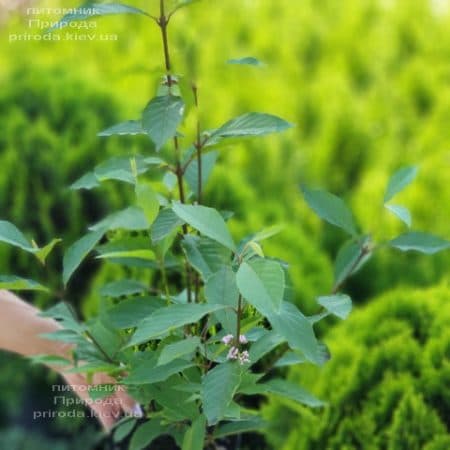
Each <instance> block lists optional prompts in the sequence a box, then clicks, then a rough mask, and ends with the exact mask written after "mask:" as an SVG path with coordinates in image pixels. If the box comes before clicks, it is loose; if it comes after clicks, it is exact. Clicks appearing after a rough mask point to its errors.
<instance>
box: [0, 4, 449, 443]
mask: <svg viewBox="0 0 450 450" xmlns="http://www.w3.org/2000/svg"><path fill="white" fill-rule="evenodd" d="M127 3H129V4H132V5H134V6H137V7H141V8H143V9H146V10H148V11H150V12H152V11H153V12H156V10H157V6H158V2H157V1H156V0H147V1H144V0H130V1H129V2H127ZM14 6H15V7H16V9H19V11H17V10H16V11H14ZM28 6H32V7H38V8H45V9H47V8H60V7H74V6H79V5H77V4H76V3H75V2H74V1H73V0H64V1H63V0H49V1H34V2H33V1H28V2H27V1H17V2H14V1H10V2H0V8H1V9H0V11H1V13H0V23H1V25H0V42H1V47H0V61H1V64H0V82H1V86H2V89H1V90H0V124H1V132H0V166H1V167H2V169H3V170H2V172H1V173H0V216H1V218H2V219H6V220H10V221H12V222H14V223H16V224H17V226H19V228H21V229H22V230H24V231H26V232H27V234H29V235H30V236H32V237H34V238H35V239H36V240H37V242H38V243H39V244H43V243H45V242H48V241H49V240H50V239H51V238H52V237H54V236H58V237H62V238H63V239H64V242H65V246H66V247H67V245H68V244H69V243H71V242H73V241H74V240H75V239H76V238H77V237H78V236H80V235H81V234H82V233H83V230H85V229H86V227H87V225H89V224H91V223H93V222H95V221H96V220H98V219H99V218H101V217H102V216H104V215H105V214H106V213H107V212H109V211H112V210H114V209H116V208H119V207H121V206H124V205H125V203H126V201H127V196H128V195H129V193H128V192H127V191H125V190H121V189H120V187H118V186H117V185H116V184H114V185H113V184H111V185H108V184H107V185H106V186H105V187H102V188H101V189H100V190H96V191H89V192H86V191H83V192H72V191H69V190H67V186H68V185H70V184H71V183H72V182H73V181H75V180H76V179H77V178H78V177H79V176H80V175H82V174H83V173H85V172H86V171H87V170H89V169H90V168H91V167H92V166H93V165H94V164H95V163H98V162H100V161H103V160H105V159H107V158H108V157H110V156H112V155H121V154H130V153H141V154H148V153H149V152H150V151H151V150H150V146H149V145H148V142H146V141H145V140H143V139H136V138H124V137H119V138H112V139H109V140H102V139H100V138H97V137H96V133H97V132H98V131H99V130H101V129H103V128H106V127H107V126H109V125H112V124H115V123H117V122H119V121H121V120H128V119H134V118H137V117H139V115H140V112H141V111H142V109H143V108H144V106H145V104H146V102H147V100H148V99H150V98H151V97H152V96H153V93H154V91H155V88H156V86H157V82H158V79H159V76H160V75H161V73H162V72H161V61H162V49H161V45H160V37H159V34H158V30H157V28H156V27H155V26H154V24H152V23H151V22H150V21H147V20H145V19H144V18H141V17H135V16H119V17H108V18H102V19H98V20H97V19H95V20H94V22H95V23H96V28H94V29H92V30H80V31H78V32H76V31H75V30H73V29H71V30H68V31H69V32H70V33H71V34H73V35H76V34H78V35H80V34H86V33H94V34H95V37H94V38H93V40H85V41H81V40H76V41H75V40H74V39H75V38H72V39H71V40H65V39H64V35H65V33H66V32H65V31H64V32H61V33H60V35H61V40H59V41H47V40H43V38H42V35H41V30H39V26H41V25H45V22H47V21H53V20H55V19H56V18H57V15H56V14H52V13H50V12H51V11H49V14H47V11H46V12H45V13H44V14H40V15H31V14H27V7H28ZM7 10H12V11H9V12H8V11H7ZM30 20H33V22H30ZM37 20H40V21H41V22H37ZM449 29H450V1H448V0H440V1H439V0H435V1H431V0H346V1H345V2H341V1H338V0H320V1H317V0H297V1H292V0H225V1H217V0H202V1H200V2H198V3H196V4H195V5H193V6H192V7H191V8H186V9H184V10H182V11H180V12H179V13H178V14H177V15H176V17H175V18H174V20H173V23H172V24H171V30H170V39H171V46H172V53H173V59H174V67H175V71H176V73H178V74H180V75H182V76H183V78H184V79H186V80H195V81H196V83H197V84H198V86H199V89H200V91H199V92H200V105H201V110H202V112H201V121H202V123H203V124H204V125H205V128H214V127H216V126H218V125H220V124H222V123H223V122H225V121H226V120H228V119H229V118H230V117H232V116H236V115H238V114H240V113H243V112H248V111H260V112H270V113H273V114H277V115H280V116H281V117H283V118H285V119H287V120H288V121H290V122H293V123H294V124H295V125H296V126H295V128H294V129H292V130H290V131H289V132H287V133H285V134H282V135H275V136H272V137H270V138H268V139H265V140H253V141H248V142H246V143H245V145H236V146H235V147H233V148H227V149H224V150H222V151H221V153H220V164H219V165H218V166H217V167H216V168H215V171H214V173H213V176H212V179H211V181H210V182H209V184H208V186H207V191H206V203H208V204H214V206H216V207H219V208H222V209H230V210H233V211H235V212H236V215H235V218H234V219H233V220H232V230H233V233H234V234H235V236H236V237H237V238H240V237H242V236H243V235H244V234H247V233H249V232H252V231H255V230H259V229H262V228H264V227H267V226H270V225H274V224H278V223H283V224H285V229H284V231H283V232H282V233H281V234H280V235H278V236H276V237H274V238H273V239H272V240H271V241H270V242H268V243H267V245H266V246H265V252H266V253H267V254H268V255H271V256H275V257H279V258H281V259H284V260H285V261H287V262H288V263H289V264H290V273H291V276H292V281H293V284H294V288H295V289H294V290H295V302H296V303H297V304H298V305H300V307H301V308H302V310H304V311H305V312H307V313H313V312H314V311H315V307H314V304H315V303H314V298H315V296H317V295H319V294H323V293H326V292H328V291H329V290H330V287H331V284H332V277H333V260H334V257H335V255H336V252H337V249H338V247H339V246H340V245H341V244H342V243H343V240H344V236H343V234H341V233H340V232H339V231H336V230H335V229H333V228H331V227H329V226H327V225H324V224H323V223H322V222H320V221H319V220H318V219H317V218H316V217H315V216H314V214H313V213H312V212H311V211H310V210H309V209H308V208H307V206H306V204H305V202H304V201H303V200H302V198H301V196H300V192H299V186H300V184H302V183H307V184H308V185H310V186H314V187H321V188H325V189H327V190H329V191H332V192H334V193H335V194H338V195H340V196H342V197H343V198H345V199H346V201H348V203H349V204H350V205H351V206H352V208H353V210H354V212H355V215H356V217H357V220H358V222H359V224H360V226H361V228H362V229H364V230H365V231H366V232H368V233H371V234H372V235H373V236H374V237H375V238H376V239H381V240H382V239H387V238H390V237H393V236H395V234H396V233H399V232H400V231H402V229H403V228H402V227H403V226H402V224H401V223H400V222H399V221H398V220H397V219H396V218H395V217H392V216H391V215H389V213H388V212H387V211H383V208H382V198H383V194H384V188H385V185H386V182H387V179H388V177H389V176H390V174H392V172H393V171H394V170H395V169H397V168H398V167H400V166H402V165H405V164H415V165H418V166H419V167H420V173H419V177H418V179H417V181H416V182H415V183H414V185H412V186H411V187H409V188H408V189H407V190H405V192H404V193H402V194H401V197H400V196H399V202H401V203H402V204H405V205H406V206H408V207H409V208H410V209H411V211H412V214H413V219H414V222H413V229H417V230H427V231H430V232H433V233H435V234H438V235H441V236H442V237H446V238H449V237H450V229H449V217H450V206H449V205H450V185H449V182H450V125H449V124H450V33H449ZM111 34H115V35H117V40H112V39H107V40H105V36H107V35H111ZM36 36H41V37H40V38H39V37H36ZM101 36H103V38H101ZM243 56H255V57H257V58H258V59H260V60H261V61H263V62H264V63H265V65H264V66H263V67H250V66H233V65H229V64H226V61H227V60H228V59H230V58H237V57H243ZM190 124H192V117H191V118H189V119H188V120H187V123H186V129H183V130H182V131H183V132H184V133H185V134H186V142H187V141H188V139H189V137H190V136H192V127H189V125H190ZM61 256H62V248H60V249H58V250H57V251H56V252H55V253H54V254H53V255H52V256H51V258H50V260H49V263H48V265H47V266H46V267H45V268H43V267H37V265H36V264H35V263H34V261H33V260H31V258H29V257H28V256H24V255H23V254H18V253H17V252H15V251H11V250H10V249H9V248H7V247H4V246H1V247H0V273H4V274H9V273H15V274H18V275H22V276H28V277H31V278H35V279H39V280H41V281H42V282H43V283H44V284H45V283H46V284H47V285H49V286H51V287H52V288H54V290H55V291H56V292H58V291H59V290H60V289H61V280H60V276H59V273H60V266H61ZM449 263H450V253H449V252H446V253H442V254H439V255H436V256H433V257H425V256H420V255H415V254H397V253H393V252H391V251H387V250H386V251H385V250H383V251H380V252H379V253H378V254H376V255H375V257H374V258H373V259H372V260H371V261H370V262H369V263H368V264H367V265H366V266H365V267H364V268H363V270H361V271H360V272H359V273H358V274H357V276H355V277H354V278H353V279H352V280H351V281H350V282H349V283H348V284H347V286H346V291H347V292H348V293H349V294H350V295H351V296H352V298H353V299H354V302H355V309H356V310H357V311H356V312H355V313H354V315H353V316H352V317H351V318H350V319H349V321H348V322H346V323H343V324H338V323H337V322H333V321H328V322H327V323H326V324H324V325H323V326H321V327H320V329H319V330H318V331H319V333H320V336H321V338H323V340H324V341H325V342H326V343H327V344H328V345H329V346H330V348H331V351H332V354H333V356H334V357H333V359H332V360H331V361H330V363H329V364H328V366H326V367H325V368H323V369H319V370H318V369H312V368H307V367H298V368H294V369H290V370H286V376H288V377H289V378H291V379H292V380H295V381H298V382H299V383H300V384H302V385H305V386H307V387H308V388H309V389H310V390H311V391H312V392H314V393H315V394H317V395H318V396H319V397H321V398H322V399H324V400H327V401H329V406H327V407H326V408H324V409H323V410H321V411H311V410H308V409H305V408H299V407H298V406H296V405H292V404H289V403H280V402H279V401H277V400H275V399H273V400H271V401H269V402H268V403H267V404H265V405H264V406H263V410H264V415H265V417H266V418H267V419H268V421H269V428H268V432H267V434H266V437H265V439H264V442H263V440H261V439H259V440H257V441H256V442H257V443H253V444H252V443H251V442H252V441H251V439H252V438H251V437H246V436H244V438H243V440H242V448H257V449H263V448H267V449H277V450H279V449H283V450H297V449H302V450H303V449H305V450H312V449H314V450H316V449H317V450H319V449H321V450H322V449H336V450H337V449H339V450H353V449H355V450H356V449H363V450H366V449H370V450H372V449H374V450H375V449H386V450H398V449H408V450H415V449H422V448H424V449H426V450H444V449H448V448H450V392H449V387H448V386H449V385H450V383H449V382H450V341H449V332H448V325H447V324H448V320H446V318H448V317H449V315H450V303H449V302H450V284H449V281H450V272H449V270H448V269H449ZM116 272H117V269H116V268H111V267H100V266H99V265H98V264H96V263H93V262H87V263H86V264H85V265H84V266H83V268H82V270H80V271H79V272H78V273H77V275H76V277H75V278H74V279H73V282H72V284H71V285H70V286H69V291H68V293H67V295H68V298H69V299H70V300H71V301H72V302H73V303H74V304H75V305H77V306H78V308H79V310H80V311H82V312H83V313H84V314H85V315H87V316H88V315H90V314H92V313H94V312H95V311H96V308H97V307H98V301H97V300H98V299H97V296H96V294H95V289H96V287H98V286H101V284H102V283H103V282H105V281H111V280H112V279H113V277H114V274H115V273H116ZM27 298H28V299H29V300H30V301H34V302H36V303H37V304H38V305H39V306H45V305H47V304H50V303H51V302H53V301H54V300H55V299H52V298H47V297H44V296H38V297H27ZM0 367H1V369H2V370H1V371H0V389H1V392H2V394H1V395H0V411H1V413H0V448H5V449H6V448H8V449H13V450H15V449H22V448H24V449H25V448H26V449H27V450H28V449H30V450H35V449H41V448H44V447H45V448H47V447H48V445H53V447H55V448H57V449H60V448H61V449H64V450H66V449H72V448H74V449H75V448H81V447H83V448H86V449H89V448H92V449H93V448H103V444H98V436H97V435H96V433H95V432H94V431H93V430H94V426H95V424H93V423H89V424H86V423H83V422H82V421H73V420H54V421H53V422H52V423H43V422H42V421H41V422H39V421H33V420H32V417H31V411H32V410H33V409H36V407H37V406H36V405H45V404H49V402H50V403H51V392H50V388H49V386H50V384H51V383H52V382H54V379H55V378H54V377H55V376H54V375H53V374H49V373H48V372H47V371H46V370H44V369H42V368H37V367H33V366H31V365H30V364H29V363H28V362H26V361H23V360H21V359H19V358H16V357H14V356H11V355H7V354H0ZM41 397H42V398H41ZM35 434H36V436H38V437H39V439H35V438H33V436H34V435H35ZM44 435H45V437H44ZM68 436H70V439H69V438H68ZM96 445H97V447H96ZM245 446H247V447H245ZM105 448H106V447H105Z"/></svg>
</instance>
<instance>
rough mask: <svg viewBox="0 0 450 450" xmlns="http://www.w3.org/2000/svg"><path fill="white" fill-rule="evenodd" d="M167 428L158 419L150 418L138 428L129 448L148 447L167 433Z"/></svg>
mask: <svg viewBox="0 0 450 450" xmlns="http://www.w3.org/2000/svg"><path fill="white" fill-rule="evenodd" d="M165 430H166V428H165V427H164V426H162V425H161V424H160V422H159V421H158V420H156V419H152V420H149V421H148V422H145V423H144V424H142V425H139V427H138V428H137V429H136V431H135V432H134V433H133V437H132V438H131V441H130V447H129V450H142V449H144V448H147V447H148V446H149V445H150V444H151V443H152V442H153V441H154V440H155V439H156V438H157V437H158V436H159V435H161V434H164V433H165Z"/></svg>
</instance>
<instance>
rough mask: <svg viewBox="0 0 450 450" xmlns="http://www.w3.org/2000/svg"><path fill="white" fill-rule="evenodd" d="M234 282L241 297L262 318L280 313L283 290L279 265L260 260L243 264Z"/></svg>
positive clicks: (283, 285)
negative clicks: (261, 315) (262, 316)
mask: <svg viewBox="0 0 450 450" xmlns="http://www.w3.org/2000/svg"><path fill="white" fill-rule="evenodd" d="M236 282H237V286H238V288H239V291H240V293H241V294H242V296H243V297H244V298H245V299H246V300H247V301H248V302H249V303H250V304H251V305H253V306H254V307H255V308H256V309H257V310H258V311H259V312H260V313H261V314H263V315H264V316H269V315H270V314H272V313H276V312H278V311H280V307H281V302H282V300H283V295H284V288H285V279H284V271H283V269H282V267H281V265H280V263H278V262H276V261H272V260H269V259H262V258H258V259H255V260H252V261H249V262H243V263H242V264H241V266H240V267H239V270H238V272H237V275H236Z"/></svg>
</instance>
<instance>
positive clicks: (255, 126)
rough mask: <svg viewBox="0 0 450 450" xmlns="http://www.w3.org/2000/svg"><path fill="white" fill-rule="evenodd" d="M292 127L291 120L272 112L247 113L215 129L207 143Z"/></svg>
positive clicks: (262, 134) (211, 143)
mask: <svg viewBox="0 0 450 450" xmlns="http://www.w3.org/2000/svg"><path fill="white" fill-rule="evenodd" d="M291 127H292V124H290V123H289V122H286V121H285V120H283V119H281V118H280V117H277V116H273V115H271V114H264V113H256V112H252V113H247V114H243V115H242V116H239V117H236V118H235V119H232V120H230V121H228V122H227V123H225V124H224V125H222V126H221V127H220V128H218V129H217V130H215V131H214V132H213V133H212V135H211V137H210V138H209V139H208V142H207V145H213V144H215V143H217V142H218V141H219V140H220V139H221V138H229V137H245V136H264V135H266V134H270V133H278V132H281V131H284V130H287V129H288V128H291Z"/></svg>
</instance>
